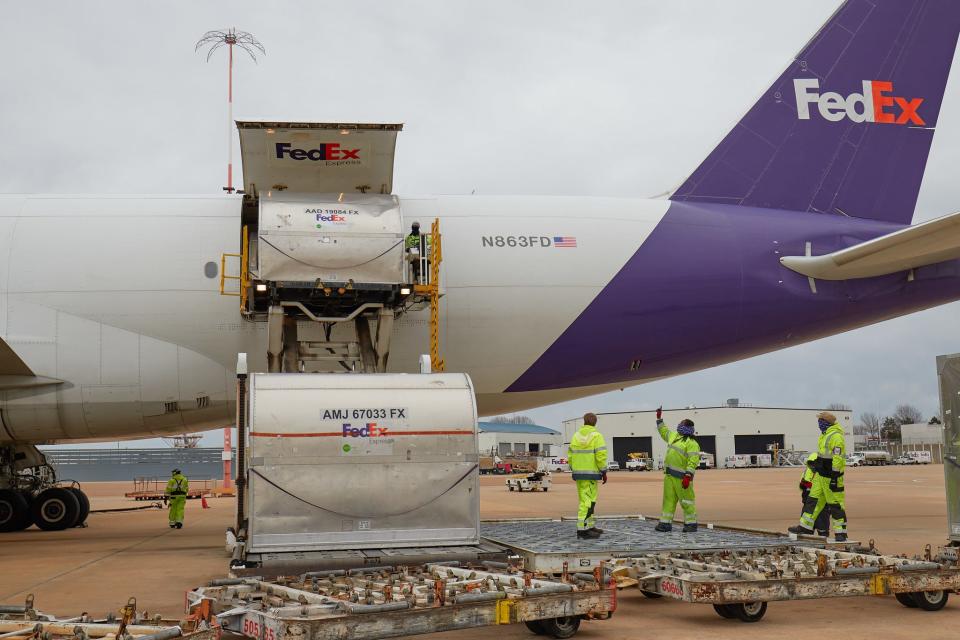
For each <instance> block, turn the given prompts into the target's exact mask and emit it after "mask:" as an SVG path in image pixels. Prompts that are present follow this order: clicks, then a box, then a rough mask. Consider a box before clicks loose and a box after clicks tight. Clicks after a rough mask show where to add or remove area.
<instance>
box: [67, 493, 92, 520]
mask: <svg viewBox="0 0 960 640" xmlns="http://www.w3.org/2000/svg"><path fill="white" fill-rule="evenodd" d="M70 491H71V493H73V495H75V496H77V502H79V503H80V513H79V514H77V523H76V524H75V525H73V526H75V527H82V526H83V524H84V523H85V522H86V521H87V516H89V515H90V498H88V497H87V494H85V493H84V492H83V490H81V489H79V488H78V487H70Z"/></svg>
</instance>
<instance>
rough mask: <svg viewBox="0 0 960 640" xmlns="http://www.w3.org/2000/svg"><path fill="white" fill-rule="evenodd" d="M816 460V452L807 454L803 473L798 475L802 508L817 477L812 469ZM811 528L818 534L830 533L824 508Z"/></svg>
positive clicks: (827, 515) (827, 514)
mask: <svg viewBox="0 0 960 640" xmlns="http://www.w3.org/2000/svg"><path fill="white" fill-rule="evenodd" d="M816 462H817V453H816V451H814V452H813V453H811V454H810V455H809V456H807V464H806V466H805V467H804V469H803V475H802V476H801V477H800V502H801V504H802V505H803V508H805V507H806V506H807V499H808V498H809V497H810V490H811V489H813V481H814V479H815V478H816V477H817V473H816V471H814V470H813V469H814V467H815V466H816ZM801 513H802V508H801ZM813 528H814V530H816V532H817V535H819V536H827V535H830V514H829V513H827V510H826V509H824V510H823V511H821V512H820V515H819V516H817V521H816V522H814V523H813Z"/></svg>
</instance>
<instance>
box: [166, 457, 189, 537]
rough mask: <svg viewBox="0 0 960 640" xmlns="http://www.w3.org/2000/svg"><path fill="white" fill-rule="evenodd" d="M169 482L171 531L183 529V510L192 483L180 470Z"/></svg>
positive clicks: (168, 495)
mask: <svg viewBox="0 0 960 640" xmlns="http://www.w3.org/2000/svg"><path fill="white" fill-rule="evenodd" d="M170 475H171V477H170V479H169V480H167V489H166V491H165V494H166V497H167V509H168V511H167V518H168V519H169V521H170V528H171V529H174V528H176V529H182V528H183V508H184V506H186V504H187V492H188V491H190V481H189V480H187V478H186V477H185V476H184V475H183V473H181V472H180V469H174V470H173V472H172V473H171V474H170Z"/></svg>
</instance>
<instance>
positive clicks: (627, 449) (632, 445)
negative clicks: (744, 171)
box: [610, 436, 653, 469]
mask: <svg viewBox="0 0 960 640" xmlns="http://www.w3.org/2000/svg"><path fill="white" fill-rule="evenodd" d="M638 451H646V452H647V455H648V456H650V457H653V438H652V437H651V436H630V437H623V438H616V437H614V439H613V457H612V458H610V459H611V460H616V461H617V462H619V463H620V468H621V469H623V468H624V467H626V465H627V460H629V459H630V458H628V457H627V454H628V453H634V452H638Z"/></svg>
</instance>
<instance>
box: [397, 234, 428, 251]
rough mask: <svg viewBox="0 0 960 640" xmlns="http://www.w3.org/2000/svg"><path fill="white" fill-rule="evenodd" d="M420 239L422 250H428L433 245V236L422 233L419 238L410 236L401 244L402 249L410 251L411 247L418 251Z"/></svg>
mask: <svg viewBox="0 0 960 640" xmlns="http://www.w3.org/2000/svg"><path fill="white" fill-rule="evenodd" d="M421 239H423V246H424V248H429V247H430V245H431V244H432V243H433V236H431V235H430V234H429V233H422V234H420V235H419V236H415V235H412V234H410V235H408V236H407V239H406V240H405V241H404V243H403V247H404V249H410V248H411V247H417V248H418V249H419V248H420V240H421Z"/></svg>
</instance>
